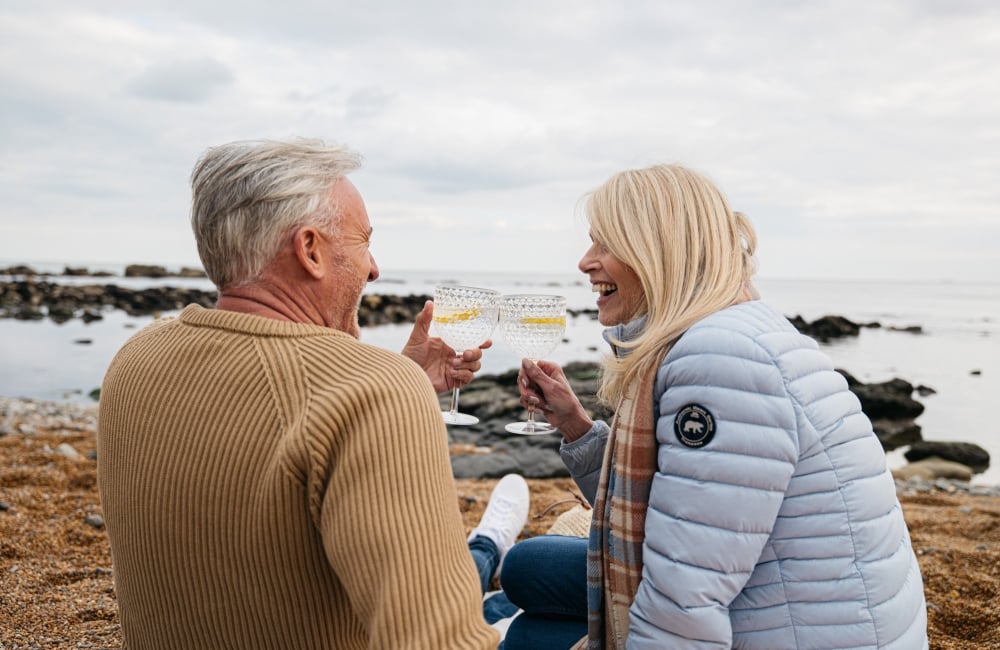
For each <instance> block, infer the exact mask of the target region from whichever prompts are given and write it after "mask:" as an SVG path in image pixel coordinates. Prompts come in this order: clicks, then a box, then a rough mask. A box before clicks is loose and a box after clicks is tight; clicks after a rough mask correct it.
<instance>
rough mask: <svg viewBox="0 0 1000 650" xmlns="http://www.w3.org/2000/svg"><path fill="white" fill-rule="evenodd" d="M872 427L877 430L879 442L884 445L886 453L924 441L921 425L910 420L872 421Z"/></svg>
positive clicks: (883, 419)
mask: <svg viewBox="0 0 1000 650" xmlns="http://www.w3.org/2000/svg"><path fill="white" fill-rule="evenodd" d="M872 427H873V428H874V429H875V435H876V436H878V439H879V442H881V443H882V449H884V450H886V451H891V450H893V449H898V448H899V447H905V446H907V445H912V444H914V443H916V442H920V441H921V440H922V439H923V434H922V432H921V428H920V425H919V424H917V423H916V422H914V421H913V420H910V419H903V420H889V419H885V418H882V419H877V420H872Z"/></svg>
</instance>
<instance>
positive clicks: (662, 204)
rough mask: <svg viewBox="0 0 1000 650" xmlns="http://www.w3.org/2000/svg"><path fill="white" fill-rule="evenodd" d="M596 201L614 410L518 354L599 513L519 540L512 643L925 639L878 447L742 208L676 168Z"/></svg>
mask: <svg viewBox="0 0 1000 650" xmlns="http://www.w3.org/2000/svg"><path fill="white" fill-rule="evenodd" d="M586 208H587V216H588V219H589V222H590V237H591V240H592V241H593V244H592V245H591V247H590V248H589V249H588V250H587V252H586V254H585V255H584V256H583V259H581V260H580V265H579V266H580V270H581V271H582V272H584V273H585V274H587V276H588V277H589V279H590V283H591V285H592V287H593V289H594V291H595V292H596V293H598V294H599V297H598V299H597V310H598V320H599V321H600V322H601V324H602V325H605V326H607V327H609V329H608V330H606V332H605V335H604V336H605V338H606V340H607V341H608V343H609V344H610V345H611V348H612V350H613V353H614V354H613V356H611V357H610V358H609V359H608V360H607V362H606V365H605V369H604V377H603V382H602V385H601V389H600V392H599V397H601V399H603V400H604V401H605V402H606V403H608V404H609V405H611V406H613V407H614V408H615V412H616V415H615V418H614V421H613V422H612V424H611V426H610V427H609V426H608V425H607V424H605V423H604V422H600V421H596V422H594V421H591V420H590V418H589V417H588V416H587V413H586V412H585V410H584V409H583V407H582V406H581V405H580V402H579V400H577V398H576V396H575V395H574V394H573V392H572V390H571V389H570V387H569V384H568V382H567V381H566V377H565V375H564V374H563V372H562V370H561V369H560V368H559V367H558V366H557V365H555V364H552V363H548V362H544V361H543V362H540V363H539V364H537V365H535V364H532V363H530V362H527V361H526V362H525V364H524V365H523V366H522V369H521V374H520V378H519V380H520V388H521V400H522V403H523V404H525V405H526V406H529V405H530V406H534V407H538V408H541V409H542V410H543V412H544V413H545V415H546V417H547V419H548V420H549V421H550V422H551V423H552V424H554V425H555V426H557V427H558V428H559V430H560V432H561V433H562V436H563V442H562V446H561V454H562V458H563V460H564V462H565V463H566V465H567V467H568V468H569V470H570V472H571V474H572V475H573V478H574V479H575V480H576V482H577V484H578V485H579V487H580V489H581V490H582V491H583V492H584V494H585V495H586V496H587V498H588V499H589V501H590V502H591V503H592V504H593V505H594V511H593V523H592V527H591V531H590V539H589V540H584V539H582V538H571V537H558V536H551V535H546V536H540V537H537V538H532V539H529V540H526V541H524V542H521V543H519V544H517V545H515V547H514V549H513V550H512V551H511V552H510V553H509V554H508V556H507V558H506V560H505V564H504V568H503V571H502V574H501V582H502V584H503V586H504V589H505V591H506V592H507V594H508V596H509V597H510V598H511V600H513V601H514V603H515V604H517V605H519V606H520V607H521V608H523V609H524V613H523V614H522V615H521V616H519V617H518V618H517V619H515V621H514V622H513V624H512V625H511V626H510V628H509V630H508V632H507V636H506V641H505V646H504V648H505V650H516V649H519V648H526V647H527V648H545V649H546V650H554V649H555V648H560V647H561V648H567V647H570V646H574V645H575V647H579V648H584V647H586V648H609V649H610V648H629V649H635V650H638V649H644V648H657V649H661V648H671V649H674V650H676V649H689V648H691V649H693V648H752V649H758V648H759V649H762V650H763V649H767V650H777V649H782V648H799V649H806V648H809V649H817V650H818V649H821V648H866V649H875V648H886V649H888V648H892V649H896V650H903V649H906V650H914V649H920V648H926V647H927V631H926V627H927V625H926V605H925V602H924V595H923V584H922V580H921V576H920V569H919V566H918V565H917V561H916V558H915V556H914V553H913V550H912V548H911V545H910V539H909V533H908V531H907V528H906V523H905V521H904V519H903V515H902V512H901V510H900V506H899V502H898V500H897V498H896V493H895V485H894V482H893V479H892V477H891V475H890V473H889V471H888V469H887V467H886V462H885V457H884V454H883V452H882V449H881V446H880V445H879V442H878V440H877V438H876V437H875V435H874V433H873V431H872V426H871V423H870V422H869V420H868V418H867V417H866V416H865V414H864V413H862V411H861V406H860V404H859V402H858V400H857V399H856V397H855V396H854V395H853V394H852V393H851V392H850V391H849V390H848V388H847V384H846V382H845V380H844V378H843V377H842V376H841V375H840V374H839V373H837V372H836V371H835V370H834V369H833V366H832V364H831V362H830V360H829V359H828V358H827V357H826V356H825V355H824V354H823V353H822V352H820V351H819V349H818V348H817V345H816V343H815V342H814V341H812V340H811V339H809V338H807V337H805V336H802V335H801V334H799V333H798V332H797V331H796V330H795V328H794V327H793V326H792V325H791V324H790V323H789V322H788V321H787V320H786V319H785V318H784V317H783V316H782V315H781V313H780V312H779V311H777V310H775V309H774V308H773V307H771V306H770V305H768V304H767V303H765V302H762V301H761V300H760V299H759V296H758V295H757V293H756V290H755V289H754V287H753V285H752V283H751V276H752V274H753V272H754V259H753V254H754V248H755V246H756V235H755V233H754V230H753V227H752V226H751V224H750V223H749V221H748V220H747V219H746V217H744V216H743V215H742V214H740V213H738V212H734V211H733V210H732V209H731V208H730V206H729V204H728V202H727V200H726V198H725V197H724V196H723V195H722V193H721V192H720V191H719V190H718V189H717V188H716V187H715V186H714V185H713V184H712V183H711V182H709V181H708V180H707V179H706V178H704V177H703V176H701V175H699V174H697V173H694V172H692V171H691V170H689V169H686V168H684V167H679V166H675V165H657V166H654V167H650V168H647V169H637V170H630V171H624V172H621V173H619V174H616V175H614V176H612V177H611V178H610V179H609V180H608V181H607V182H605V183H604V184H603V185H602V186H600V187H599V188H597V189H596V190H595V191H594V192H593V193H591V194H590V195H589V197H588V200H587V203H586ZM539 567H546V569H545V570H543V571H540V570H539ZM581 636H584V637H585V638H583V639H581V638H580V637H581ZM578 640H579V642H578V643H576V642H577V641H578Z"/></svg>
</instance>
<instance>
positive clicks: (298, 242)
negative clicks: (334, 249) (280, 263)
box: [292, 226, 327, 280]
mask: <svg viewBox="0 0 1000 650" xmlns="http://www.w3.org/2000/svg"><path fill="white" fill-rule="evenodd" d="M292 247H293V248H294V250H295V259H296V260H298V262H299V265H300V266H301V267H302V269H303V270H304V271H305V272H306V273H307V274H309V275H311V276H312V277H313V278H315V279H317V280H318V279H320V278H322V277H323V275H324V274H325V273H326V262H327V260H326V256H325V254H324V253H325V251H324V250H323V236H322V235H321V234H320V233H319V231H318V230H316V229H315V228H313V227H312V226H302V227H301V228H299V229H298V230H296V231H295V233H294V234H293V235H292Z"/></svg>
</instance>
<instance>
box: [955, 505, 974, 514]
mask: <svg viewBox="0 0 1000 650" xmlns="http://www.w3.org/2000/svg"><path fill="white" fill-rule="evenodd" d="M958 510H959V512H961V513H963V514H966V515H971V514H972V508H970V507H969V506H959V507H958Z"/></svg>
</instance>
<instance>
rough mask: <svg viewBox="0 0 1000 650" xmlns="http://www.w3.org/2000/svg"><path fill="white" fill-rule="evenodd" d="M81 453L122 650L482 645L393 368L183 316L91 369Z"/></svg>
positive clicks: (472, 591) (354, 345)
mask: <svg viewBox="0 0 1000 650" xmlns="http://www.w3.org/2000/svg"><path fill="white" fill-rule="evenodd" d="M97 448H98V476H97V479H98V486H99V488H100V493H101V502H102V507H103V511H104V518H105V520H106V522H107V531H108V536H109V538H110V541H111V555H112V561H113V565H114V581H115V590H116V592H117V597H118V605H119V612H120V616H121V624H122V631H123V635H124V638H125V644H126V647H128V648H132V649H134V650H141V649H145V648H165V649H166V648H169V649H170V650H182V649H187V650H194V649H199V648H206V649H208V648H211V649H213V650H216V649H219V648H233V649H236V648H289V649H291V648H294V649H296V650H306V649H310V648H325V649H330V648H338V649H339V648H351V649H353V648H386V649H391V650H401V649H407V648H410V649H418V648H419V649H439V648H484V649H485V648H490V649H492V648H495V647H496V645H497V642H498V635H497V633H496V632H495V631H494V630H493V629H492V628H491V627H489V626H488V625H486V623H485V622H484V620H483V617H482V593H481V591H480V587H479V581H478V578H477V574H476V571H475V567H474V565H473V562H472V558H471V556H470V554H469V551H468V546H467V544H466V541H465V534H464V527H463V523H462V519H461V514H460V513H459V509H458V499H457V497H456V491H455V484H454V480H453V478H452V474H451V466H450V463H449V459H448V449H447V440H446V434H445V428H444V424H443V422H442V419H441V414H440V409H439V407H438V403H437V399H436V396H435V395H434V391H433V388H432V387H431V385H430V382H429V380H428V379H427V377H426V375H424V373H423V372H422V371H421V369H420V368H419V367H418V366H417V365H416V364H414V363H413V362H412V361H410V360H408V359H406V358H404V357H402V356H400V355H398V354H394V353H392V352H388V351H385V350H382V349H379V348H376V347H372V346H369V345H365V344H363V343H361V342H359V341H358V340H356V339H354V338H352V337H350V336H348V335H346V334H343V333H341V332H337V331H335V330H331V329H327V328H324V327H319V326H314V325H303V324H295V323H286V322H280V321H275V320H270V319H266V318H260V317H256V316H248V315H245V314H237V313H234V312H225V311H219V310H209V309H203V308H201V307H197V306H193V305H192V306H188V307H187V308H185V309H184V310H183V311H182V312H181V314H180V316H179V317H177V318H171V319H164V320H161V321H157V322H155V323H153V324H152V325H149V326H148V327H146V328H145V329H143V330H142V331H141V332H139V333H138V334H136V335H135V336H133V337H132V338H131V339H130V340H129V341H128V342H127V343H126V344H125V345H124V346H123V347H122V349H121V350H120V351H119V353H118V354H117V356H116V357H115V359H114V361H113V362H112V363H111V366H110V368H109V369H108V372H107V375H106V376H105V379H104V385H103V388H102V392H101V403H100V415H99V420H98V445H97Z"/></svg>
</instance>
